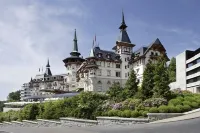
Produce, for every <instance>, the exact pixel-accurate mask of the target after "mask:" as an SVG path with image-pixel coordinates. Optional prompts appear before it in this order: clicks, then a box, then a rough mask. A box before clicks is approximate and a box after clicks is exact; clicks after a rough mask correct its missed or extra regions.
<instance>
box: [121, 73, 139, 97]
mask: <svg viewBox="0 0 200 133" xmlns="http://www.w3.org/2000/svg"><path fill="white" fill-rule="evenodd" d="M138 83H139V82H138V80H137V77H136V74H135V71H134V70H131V72H130V76H129V78H128V80H127V81H126V84H125V87H124V94H125V95H126V98H132V97H134V96H135V94H136V93H137V91H138Z"/></svg>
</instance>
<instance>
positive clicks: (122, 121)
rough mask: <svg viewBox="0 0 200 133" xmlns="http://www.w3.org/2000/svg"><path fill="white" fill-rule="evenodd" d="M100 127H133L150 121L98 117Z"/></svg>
mask: <svg viewBox="0 0 200 133" xmlns="http://www.w3.org/2000/svg"><path fill="white" fill-rule="evenodd" d="M97 121H98V124H99V125H105V126H108V125H114V124H115V125H133V124H144V123H148V122H149V120H148V119H142V118H141V119H140V118H138V119H137V118H120V117H97Z"/></svg>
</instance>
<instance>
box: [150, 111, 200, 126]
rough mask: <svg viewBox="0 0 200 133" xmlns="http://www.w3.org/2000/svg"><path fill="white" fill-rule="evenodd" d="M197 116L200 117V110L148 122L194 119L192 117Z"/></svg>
mask: <svg viewBox="0 0 200 133" xmlns="http://www.w3.org/2000/svg"><path fill="white" fill-rule="evenodd" d="M198 117H200V111H198V112H195V113H189V114H186V115H183V116H178V117H173V118H168V119H163V120H158V121H154V122H150V123H149V124H156V123H166V122H174V121H182V120H188V119H194V118H198Z"/></svg>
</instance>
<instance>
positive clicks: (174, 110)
mask: <svg viewBox="0 0 200 133" xmlns="http://www.w3.org/2000/svg"><path fill="white" fill-rule="evenodd" d="M168 108H169V113H181V109H180V108H178V107H175V106H168Z"/></svg>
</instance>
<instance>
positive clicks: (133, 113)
mask: <svg viewBox="0 0 200 133" xmlns="http://www.w3.org/2000/svg"><path fill="white" fill-rule="evenodd" d="M139 116H140V114H139V112H138V111H136V110H135V111H132V112H131V117H133V118H136V117H139Z"/></svg>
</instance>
